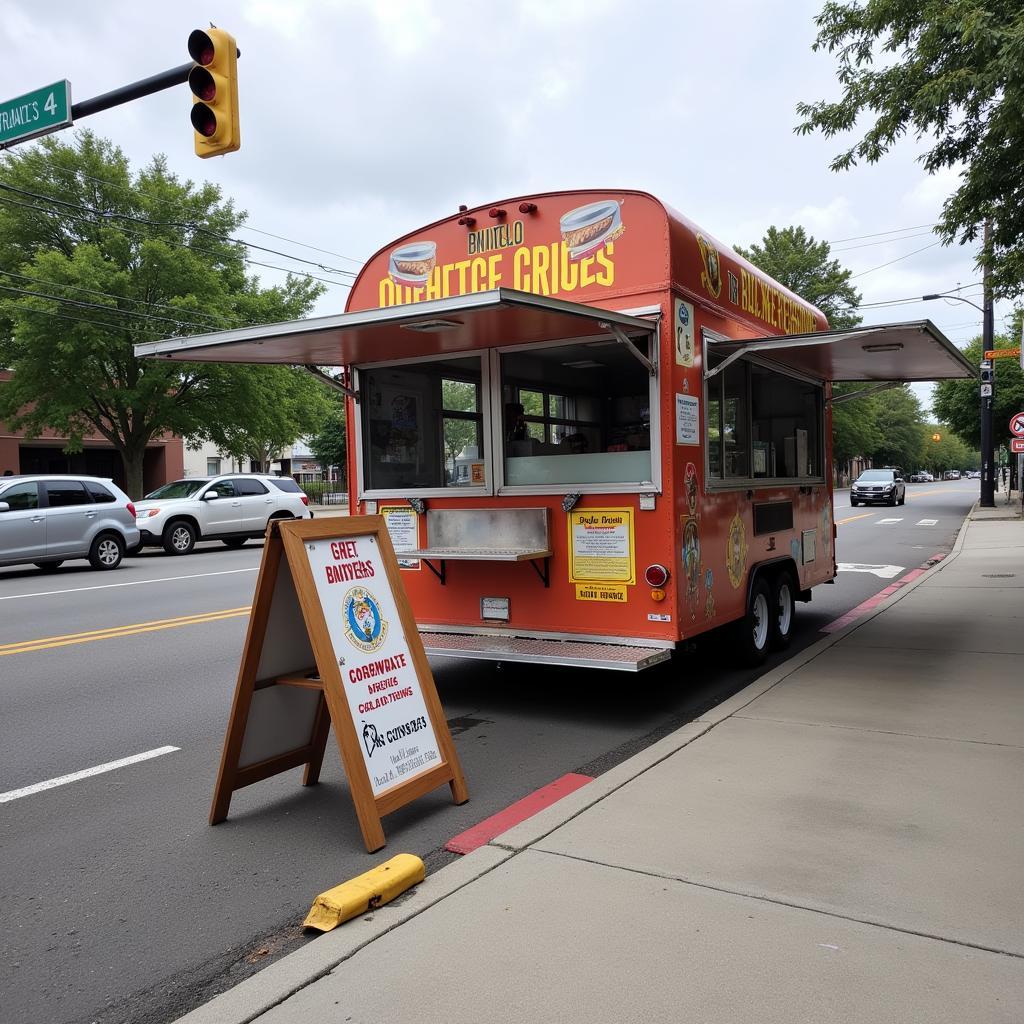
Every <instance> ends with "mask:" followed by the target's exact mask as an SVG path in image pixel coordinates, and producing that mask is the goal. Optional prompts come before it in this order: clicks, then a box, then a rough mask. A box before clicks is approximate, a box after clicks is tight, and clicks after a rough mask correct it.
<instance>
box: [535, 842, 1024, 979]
mask: <svg viewBox="0 0 1024 1024" xmlns="http://www.w3.org/2000/svg"><path fill="white" fill-rule="evenodd" d="M533 852H534V853H541V854H547V856H549V857H560V858H562V859H563V860H574V861H578V862H580V863H581V864H593V865H594V866H595V867H602V868H611V869H612V870H614V871H627V872H629V874H632V875H643V876H645V877H647V878H658V879H661V880H662V881H667V882H679V883H680V884H681V885H692V886H693V887H694V888H696V889H706V890H708V891H709V892H720V893H724V894H725V895H727V896H738V897H740V898H741V899H747V900H756V901H757V902H758V903H772V904H774V905H776V906H780V907H789V908H790V909H791V910H803V911H806V912H807V913H809V914H820V915H821V916H822V917H833V918H836V919H837V920H839V921H850V922H852V923H853V924H863V925H867V926H868V927H870V928H880V929H882V930H883V931H890V932H899V933H900V934H901V935H916V936H917V937H918V938H921V939H932V940H934V941H935V942H944V943H947V944H948V945H951V946H962V947H964V948H966V949H979V950H982V951H983V952H985V953H995V954H996V955H998V956H1008V957H1012V958H1013V959H1014V960H1024V953H1017V952H1014V951H1013V950H1009V949H999V948H998V947H996V946H985V945H983V944H981V943H980V942H968V941H967V940H966V939H954V938H950V937H949V936H948V935H935V934H933V933H931V932H922V931H917V930H916V929H914V928H901V927H900V926H899V925H895V924H890V923H888V922H886V921H873V920H872V919H871V918H867V917H854V916H853V915H852V914H841V913H839V912H838V911H835V910H825V909H824V908H822V907H812V906H808V905H806V904H804V903H796V902H793V901H791V900H783V899H778V898H776V897H772V896H760V895H758V894H757V893H750V892H742V891H741V890H739V889H729V888H727V887H726V886H724V885H710V884H708V883H707V882H695V881H694V880H693V879H691V878H683V877H681V876H680V875H670V874H665V873H664V872H661V871H650V870H644V869H642V868H633V867H627V866H626V865H623V864H609V863H608V862H606V861H603V860H597V859H596V858H592V857H580V856H578V855H576V854H572V853H562V852H560V851H558V850H538V849H536V848H534V849H533Z"/></svg>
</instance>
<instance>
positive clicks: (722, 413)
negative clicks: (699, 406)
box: [706, 359, 824, 486]
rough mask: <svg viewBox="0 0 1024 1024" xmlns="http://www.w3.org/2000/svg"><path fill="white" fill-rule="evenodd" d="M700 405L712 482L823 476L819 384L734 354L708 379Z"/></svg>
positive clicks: (709, 473) (708, 473)
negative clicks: (703, 408) (733, 359)
mask: <svg viewBox="0 0 1024 1024" xmlns="http://www.w3.org/2000/svg"><path fill="white" fill-rule="evenodd" d="M711 365H712V366H714V365H715V364H714V362H712V363H711ZM706 408H707V424H706V430H707V435H706V436H707V478H708V483H709V484H711V485H712V486H714V484H716V483H718V484H720V485H728V484H729V483H730V482H732V483H738V482H740V481H748V480H804V479H820V478H821V477H822V476H823V473H824V444H823V436H822V429H823V424H824V417H823V415H822V408H823V390H822V386H821V385H820V384H817V383H813V382H811V381H806V380H802V379H800V378H797V377H793V376H791V375H789V374H785V373H780V372H778V371H777V370H774V369H772V368H770V367H768V366H765V365H762V364H760V363H757V362H754V361H751V360H746V359H739V360H737V361H736V362H735V363H732V364H731V365H730V366H728V367H726V369H725V370H724V372H722V373H720V374H717V375H716V376H715V377H712V378H711V379H710V380H709V381H708V383H707V402H706Z"/></svg>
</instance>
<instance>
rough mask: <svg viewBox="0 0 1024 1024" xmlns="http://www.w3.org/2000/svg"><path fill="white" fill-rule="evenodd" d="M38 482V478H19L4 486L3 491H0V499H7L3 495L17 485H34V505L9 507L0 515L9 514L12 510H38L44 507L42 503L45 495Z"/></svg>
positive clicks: (15, 488)
mask: <svg viewBox="0 0 1024 1024" xmlns="http://www.w3.org/2000/svg"><path fill="white" fill-rule="evenodd" d="M39 484H40V481H39V480H19V481H17V482H16V483H12V484H11V485H10V486H9V487H6V488H4V490H3V491H0V501H7V498H6V497H5V495H7V494H10V493H11V491H14V490H17V489H18V488H19V487H34V488H35V489H36V503H35V505H31V506H27V507H25V508H9V509H8V510H7V511H6V512H0V515H10V514H11V513H13V512H38V511H39V510H40V509H42V508H45V507H46V506H45V505H44V504H43V501H44V499H45V497H46V494H45V489H44V488H42V487H40V486H39Z"/></svg>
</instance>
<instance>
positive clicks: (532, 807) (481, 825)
mask: <svg viewBox="0 0 1024 1024" xmlns="http://www.w3.org/2000/svg"><path fill="white" fill-rule="evenodd" d="M588 782H593V779H592V778H591V777H590V776H589V775H577V774H575V773H573V772H570V773H569V774H568V775H563V776H562V777H561V778H560V779H555V781H554V782H549V783H548V784H547V785H546V786H542V787H541V788H540V789H538V790H536V791H535V792H533V793H531V794H530V795H529V796H524V797H523V799H522V800H517V801H516V802H515V803H514V804H510V805H509V806H508V807H506V808H505V809H504V810H503V811H498V813H497V814H492V815H491V816H490V817H489V818H484V820H483V821H481V822H478V823H477V824H476V825H474V826H473V827H472V828H467V829H466V831H465V832H461V833H459V835H457V836H455V837H454V838H452V839H449V840H448V842H447V843H445V845H444V848H445V849H446V850H448V851H449V852H450V853H472V852H473V851H474V850H476V849H478V848H479V847H481V846H483V845H484V844H485V843H489V842H490V841H491V840H492V839H493V838H494V837H495V836H500V835H501V833H502V832H507V831H508V830H509V829H510V828H511V827H512V826H513V825H518V824H519V823H520V822H521V821H526V819H527V818H532V817H533V815H535V814H536V813H537V812H538V811H543V810H544V808H545V807H550V806H551V805H552V804H553V803H556V802H557V801H558V800H561V799H562V797H563V796H568V795H569V794H570V793H575V792H576V790H577V789H582V788H583V787H584V786H585V785H586V784H587V783H588Z"/></svg>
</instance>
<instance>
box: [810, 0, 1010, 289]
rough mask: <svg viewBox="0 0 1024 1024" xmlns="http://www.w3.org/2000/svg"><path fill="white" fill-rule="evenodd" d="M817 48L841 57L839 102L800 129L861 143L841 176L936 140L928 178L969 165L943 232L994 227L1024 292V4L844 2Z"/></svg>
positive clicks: (946, 210)
mask: <svg viewBox="0 0 1024 1024" xmlns="http://www.w3.org/2000/svg"><path fill="white" fill-rule="evenodd" d="M815 24H816V25H817V28H818V35H817V38H816V40H815V43H814V49H815V50H822V49H825V50H828V52H829V53H833V54H835V55H836V60H837V64H838V66H837V69H836V75H837V78H838V79H839V83H840V85H841V87H842V96H841V97H840V99H838V100H836V101H834V102H829V101H825V100H822V101H818V102H815V103H799V104H797V113H798V115H799V116H800V117H801V118H803V120H802V121H801V123H800V124H799V125H798V126H797V128H796V131H797V132H799V133H801V134H806V133H808V132H812V131H816V130H817V131H821V132H823V133H824V135H825V136H826V137H827V138H832V137H834V136H839V135H844V134H845V133H847V132H850V131H855V132H856V133H857V134H858V135H860V138H859V139H857V140H856V141H855V142H853V143H852V144H851V145H849V146H848V147H847V148H846V149H844V150H842V151H841V152H840V153H839V154H838V155H837V156H836V157H835V158H834V159H833V161H832V169H833V170H835V171H839V170H846V169H848V168H850V167H852V166H854V165H855V164H856V163H857V162H858V161H859V160H867V161H868V162H869V163H874V162H876V161H877V160H879V159H881V158H882V157H883V156H884V155H885V154H886V153H887V152H888V151H889V150H890V149H891V148H892V146H893V145H894V144H895V143H896V141H897V140H898V139H899V138H900V137H901V136H903V135H908V134H912V135H913V136H914V137H915V138H916V139H918V140H923V139H928V140H930V141H929V145H930V148H929V149H927V150H926V152H925V153H924V154H923V155H922V157H921V162H922V164H923V165H924V168H925V169H926V170H927V171H928V173H929V174H933V173H935V172H936V171H938V170H941V169H943V168H956V169H960V168H962V171H961V172H960V174H959V180H960V186H959V187H958V188H957V189H956V191H954V192H953V194H952V195H951V196H950V197H949V198H948V199H947V200H946V203H945V205H944V207H943V213H942V219H941V222H940V223H939V225H938V231H939V234H940V235H941V237H942V239H943V241H944V242H945V243H946V244H949V243H952V242H953V241H956V240H959V241H960V242H970V241H973V240H974V239H975V238H976V237H977V235H978V233H979V230H980V227H981V225H982V223H983V222H984V221H985V220H986V219H988V220H990V221H991V224H992V238H991V244H990V249H991V253H990V254H989V256H990V260H989V262H990V265H991V267H992V270H993V284H994V286H995V288H996V290H997V292H998V293H1000V294H1004V295H1013V294H1017V293H1019V292H1020V291H1021V289H1022V288H1024V242H1022V239H1024V174H1022V172H1021V168H1022V167H1024V131H1022V130H1021V110H1022V109H1024V75H1022V74H1021V67H1022V65H1024V6H1022V5H1021V4H1020V2H1019V0H931V2H928V3H924V4H922V3H914V2H912V0H835V2H829V3H826V4H825V6H824V7H823V8H822V10H821V13H820V14H819V15H818V17H817V18H816V19H815Z"/></svg>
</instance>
